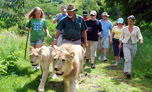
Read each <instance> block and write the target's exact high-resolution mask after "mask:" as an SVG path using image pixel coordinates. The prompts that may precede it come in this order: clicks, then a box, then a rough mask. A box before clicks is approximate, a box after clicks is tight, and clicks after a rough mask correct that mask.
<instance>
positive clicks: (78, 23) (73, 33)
mask: <svg viewBox="0 0 152 92" xmlns="http://www.w3.org/2000/svg"><path fill="white" fill-rule="evenodd" d="M76 11H78V9H76V8H75V6H74V5H72V4H70V5H68V7H67V13H68V16H66V17H65V18H63V19H62V20H61V21H60V22H59V24H58V25H57V27H56V28H57V33H56V36H55V39H54V41H53V42H52V46H53V45H56V44H57V39H58V37H59V35H60V33H61V30H62V29H64V32H63V43H72V44H78V45H81V37H82V36H83V38H84V46H85V47H87V35H86V30H87V26H86V23H85V22H84V20H83V18H82V17H81V16H79V15H77V14H76Z"/></svg>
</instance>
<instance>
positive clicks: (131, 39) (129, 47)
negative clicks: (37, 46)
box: [119, 15, 143, 78]
mask: <svg viewBox="0 0 152 92" xmlns="http://www.w3.org/2000/svg"><path fill="white" fill-rule="evenodd" d="M134 22H135V17H134V16H133V15H131V16H129V17H128V26H126V27H125V28H123V29H122V32H121V36H120V43H119V49H121V48H122V43H123V52H124V57H125V64H124V70H123V71H124V73H125V75H126V77H127V78H131V67H132V62H133V59H134V56H135V55H136V51H137V41H138V40H140V44H141V45H143V37H142V34H141V32H140V28H139V27H138V26H135V25H134Z"/></svg>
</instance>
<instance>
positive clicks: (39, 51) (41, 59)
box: [30, 46, 54, 92]
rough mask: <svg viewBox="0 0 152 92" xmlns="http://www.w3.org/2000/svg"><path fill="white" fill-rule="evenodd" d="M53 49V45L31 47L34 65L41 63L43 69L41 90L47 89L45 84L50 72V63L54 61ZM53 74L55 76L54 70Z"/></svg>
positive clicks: (31, 57) (40, 91)
mask: <svg viewBox="0 0 152 92" xmlns="http://www.w3.org/2000/svg"><path fill="white" fill-rule="evenodd" d="M53 50H54V48H53V47H51V46H49V47H46V46H42V47H41V48H33V47H31V48H30V59H31V63H32V66H36V65H38V64H40V68H41V71H42V78H41V80H40V84H39V87H38V91H39V92H44V91H45V90H44V86H45V83H46V80H47V77H48V74H49V67H50V63H51V62H52V59H51V54H52V51H53ZM52 76H54V72H53V73H52Z"/></svg>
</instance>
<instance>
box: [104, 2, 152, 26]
mask: <svg viewBox="0 0 152 92" xmlns="http://www.w3.org/2000/svg"><path fill="white" fill-rule="evenodd" d="M105 3H106V5H107V6H108V7H111V6H118V7H120V11H121V16H123V17H124V18H127V17H128V16H129V15H132V14H133V15H135V17H136V19H137V21H136V23H137V24H139V23H140V22H142V21H143V20H144V21H145V22H147V23H150V22H151V21H152V18H151V16H152V11H151V9H152V6H151V4H152V1H151V0H145V1H143V0H105ZM112 8H113V7H111V9H112Z"/></svg>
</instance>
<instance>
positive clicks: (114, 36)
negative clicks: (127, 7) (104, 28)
mask: <svg viewBox="0 0 152 92" xmlns="http://www.w3.org/2000/svg"><path fill="white" fill-rule="evenodd" d="M123 28H124V26H123V18H119V19H118V22H117V25H116V26H114V27H113V29H112V32H111V36H110V43H111V44H113V50H114V56H115V62H116V63H115V66H117V65H118V63H119V61H120V63H122V62H123V51H122V49H120V50H119V38H120V35H121V32H122V29H123ZM118 55H119V56H120V60H119V56H118Z"/></svg>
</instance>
